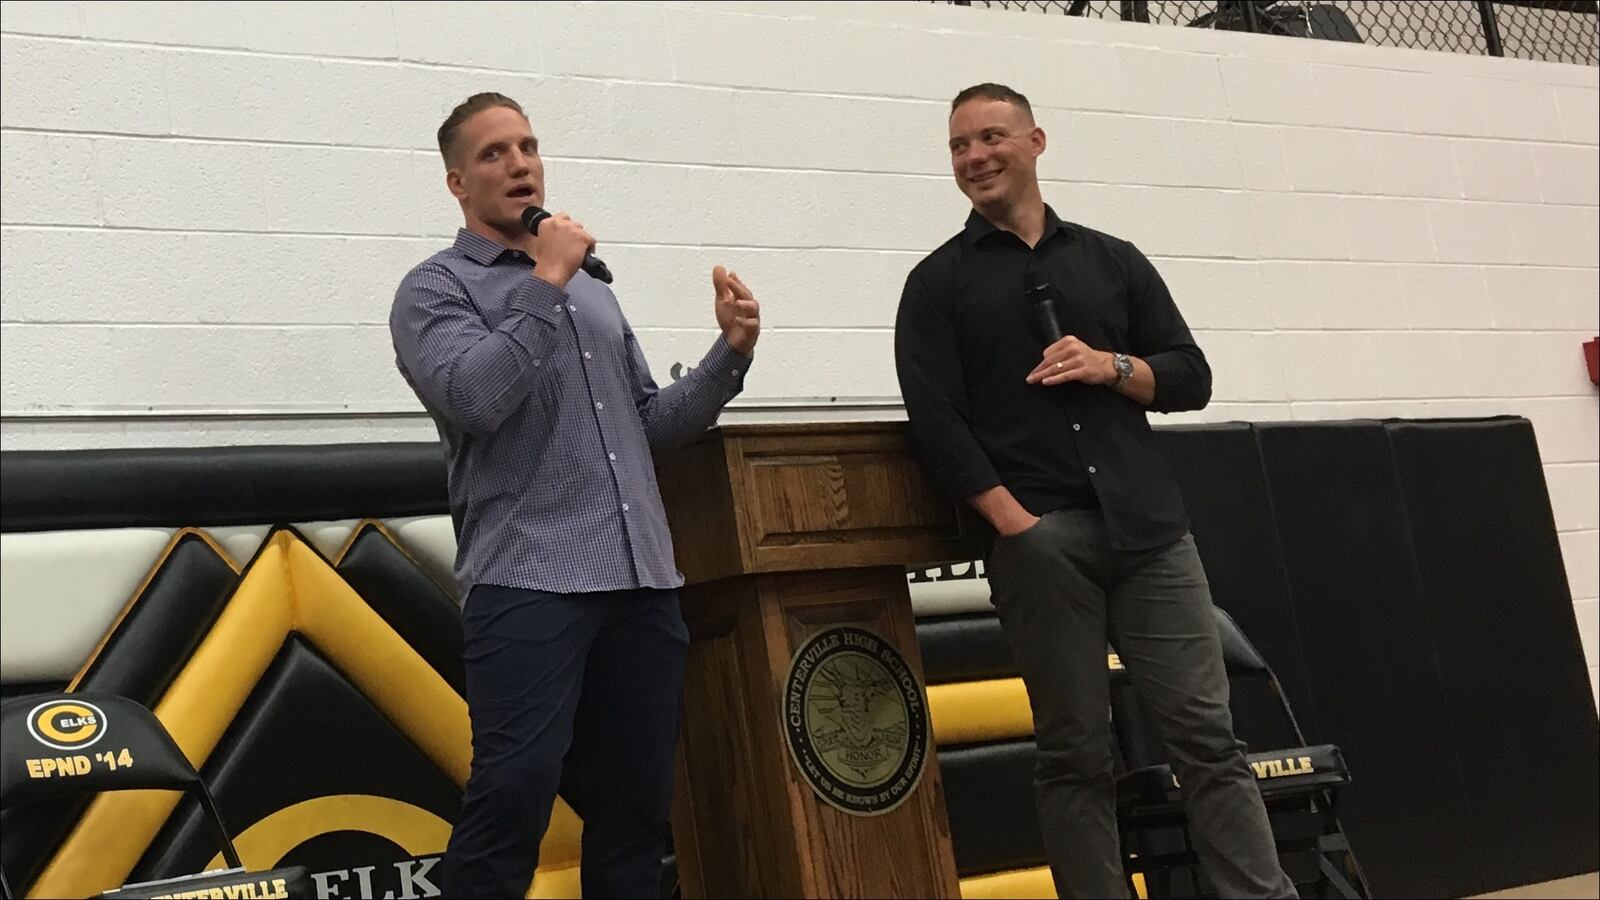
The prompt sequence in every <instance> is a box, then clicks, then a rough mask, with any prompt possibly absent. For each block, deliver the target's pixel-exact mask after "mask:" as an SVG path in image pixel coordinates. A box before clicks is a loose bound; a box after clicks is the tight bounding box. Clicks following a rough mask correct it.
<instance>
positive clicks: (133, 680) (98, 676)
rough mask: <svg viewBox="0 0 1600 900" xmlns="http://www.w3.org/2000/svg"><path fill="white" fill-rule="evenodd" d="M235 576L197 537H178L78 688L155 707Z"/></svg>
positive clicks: (230, 590)
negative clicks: (116, 695)
mask: <svg viewBox="0 0 1600 900" xmlns="http://www.w3.org/2000/svg"><path fill="white" fill-rule="evenodd" d="M238 580H239V576H237V575H235V574H234V571H233V568H232V567H231V566H229V565H228V562H227V561H226V560H224V559H223V558H222V557H221V556H220V555H218V553H217V551H216V550H214V549H212V547H211V545H210V544H207V543H206V542H205V541H204V540H202V539H201V538H200V537H199V536H197V535H194V534H186V535H184V536H182V537H181V538H179V539H178V542H177V544H176V545H175V546H174V547H173V548H172V552H170V553H169V554H167V558H166V560H165V561H163V562H162V564H161V568H159V569H157V570H156V573H155V576H154V577H153V578H151V579H150V584H149V585H148V586H147V587H146V588H145V591H144V594H143V596H141V597H140V598H139V601H138V602H137V603H135V604H134V605H133V608H132V609H131V610H129V611H128V615H127V616H126V617H124V618H123V620H122V622H121V623H120V624H119V625H117V627H116V630H115V631H113V632H112V633H111V639H110V640H109V641H107V642H106V646H105V647H104V648H103V649H102V650H101V651H100V654H99V655H98V656H96V657H95V659H94V662H93V663H91V664H90V666H89V671H88V672H87V673H85V674H84V677H83V681H82V682H81V683H80V684H79V685H78V690H82V691H102V692H105V693H108V694H119V695H121V696H123V697H127V698H129V699H131V700H136V701H138V702H139V703H140V704H142V705H143V706H145V707H147V708H151V709H153V708H155V704H156V701H157V700H159V699H160V698H161V695H162V694H165V693H166V691H167V686H168V685H170V684H171V683H172V679H174V678H176V677H177V676H178V672H179V671H180V670H181V669H182V668H183V665H184V663H186V662H188V661H189V655H190V654H192V653H193V652H194V650H195V648H196V647H198V646H200V642H201V641H202V640H204V639H205V636H206V632H207V631H209V630H210V628H211V624H212V623H213V622H215V621H216V620H217V617H218V616H220V615H221V614H222V608H223V607H224V606H226V605H227V603H228V599H229V598H230V597H232V596H233V590H234V588H235V587H236V586H237V583H238Z"/></svg>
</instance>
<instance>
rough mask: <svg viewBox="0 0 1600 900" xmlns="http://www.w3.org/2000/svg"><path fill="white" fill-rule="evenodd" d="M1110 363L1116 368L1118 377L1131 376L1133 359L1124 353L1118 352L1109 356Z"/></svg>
mask: <svg viewBox="0 0 1600 900" xmlns="http://www.w3.org/2000/svg"><path fill="white" fill-rule="evenodd" d="M1111 365H1112V366H1113V367H1115V368H1116V370H1117V376H1118V377H1119V378H1132V377H1133V360H1131V359H1129V358H1128V355H1127V354H1126V353H1118V354H1116V355H1114V356H1113V357H1111Z"/></svg>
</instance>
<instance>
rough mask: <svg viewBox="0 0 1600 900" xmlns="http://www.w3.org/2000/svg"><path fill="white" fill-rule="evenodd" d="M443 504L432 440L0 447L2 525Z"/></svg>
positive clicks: (440, 456) (377, 513) (179, 522)
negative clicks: (1, 449) (102, 447)
mask: <svg viewBox="0 0 1600 900" xmlns="http://www.w3.org/2000/svg"><path fill="white" fill-rule="evenodd" d="M448 511H449V505H448V501H447V499H446V495H445V455H444V449H443V445H441V444H439V443H436V442H434V443H426V442H419V443H371V444H318V445H308V446H269V447H181V448H172V449H166V448H161V449H137V450H133V449H118V450H15V451H8V452H5V453H0V529H3V530H5V531H49V530H53V529H66V528H122V527H133V526H158V527H178V526H184V525H253V524H257V523H262V522H311V521H319V520H327V519H348V518H352V517H359V516H367V517H371V518H375V519H387V518H395V517H399V516H416V515H435V514H443V513H446V512H448Z"/></svg>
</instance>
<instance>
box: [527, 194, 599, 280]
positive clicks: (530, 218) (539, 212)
mask: <svg viewBox="0 0 1600 900" xmlns="http://www.w3.org/2000/svg"><path fill="white" fill-rule="evenodd" d="M548 218H550V212H549V210H546V209H543V208H541V207H538V206H530V207H528V208H527V209H525V210H523V211H522V226H523V227H524V228H526V229H528V231H529V232H530V233H532V234H538V233H539V223H540V222H543V221H544V220H545V219H548ZM583 271H585V272H587V273H588V274H589V277H590V278H593V279H595V280H597V281H603V282H605V283H606V284H610V283H611V270H610V269H608V268H606V264H605V263H603V262H601V261H600V257H598V256H595V255H594V251H593V250H591V251H589V252H588V253H585V254H584V255H583Z"/></svg>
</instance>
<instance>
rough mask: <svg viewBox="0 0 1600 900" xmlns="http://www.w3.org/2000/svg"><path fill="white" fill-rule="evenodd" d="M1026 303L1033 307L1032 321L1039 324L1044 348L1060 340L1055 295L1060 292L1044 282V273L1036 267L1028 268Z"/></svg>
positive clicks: (1030, 266)
mask: <svg viewBox="0 0 1600 900" xmlns="http://www.w3.org/2000/svg"><path fill="white" fill-rule="evenodd" d="M1027 292H1028V302H1029V303H1030V304H1032V306H1033V317H1034V320H1035V321H1037V322H1038V323H1039V330H1040V331H1042V332H1044V340H1045V346H1047V347H1048V346H1050V345H1051V344H1054V343H1055V342H1056V341H1059V340H1061V322H1060V320H1059V319H1057V318H1056V303H1055V299H1056V295H1057V294H1059V293H1060V292H1059V291H1057V290H1056V287H1055V285H1053V284H1051V283H1050V282H1049V281H1046V280H1045V277H1044V273H1043V272H1041V271H1040V270H1039V267H1038V266H1035V265H1032V264H1030V265H1029V266H1028V288H1027Z"/></svg>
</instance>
